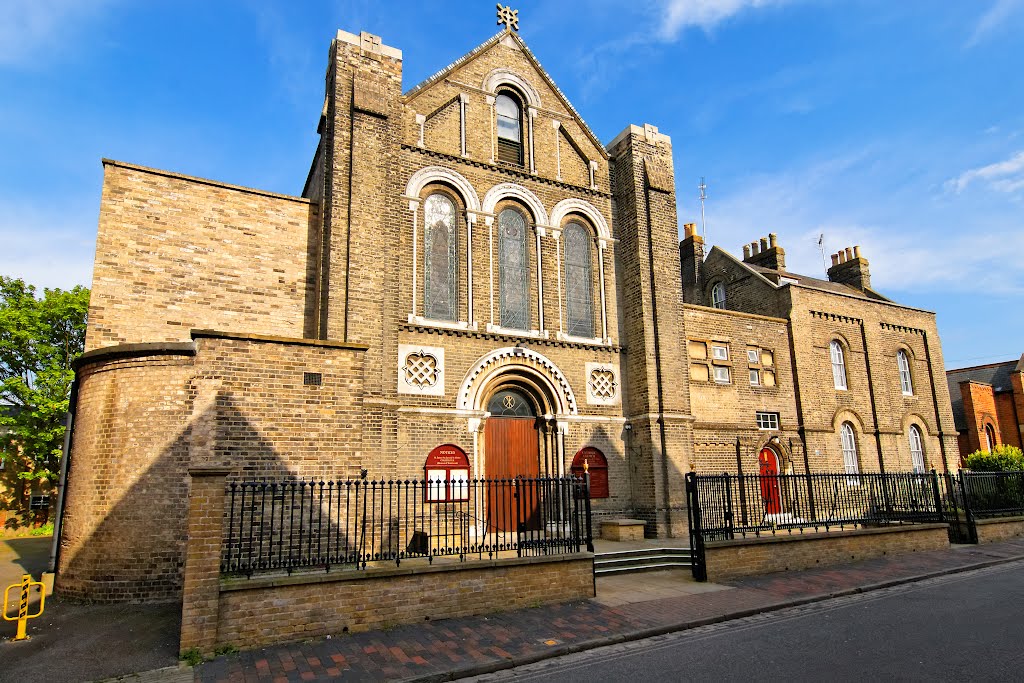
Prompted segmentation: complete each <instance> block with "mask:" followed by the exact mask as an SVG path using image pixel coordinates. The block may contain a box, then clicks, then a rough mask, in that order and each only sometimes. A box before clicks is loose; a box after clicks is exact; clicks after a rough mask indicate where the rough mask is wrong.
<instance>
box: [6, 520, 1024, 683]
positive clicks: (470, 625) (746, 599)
mask: <svg viewBox="0 0 1024 683" xmlns="http://www.w3.org/2000/svg"><path fill="white" fill-rule="evenodd" d="M37 543H38V544H39V545H40V546H42V542H37ZM17 550H18V551H19V552H17V553H8V557H7V558H6V559H7V560H10V561H12V562H14V563H15V564H17V565H18V566H17V568H16V569H17V571H15V572H14V573H17V572H18V571H21V570H22V567H23V566H24V567H25V568H26V569H28V568H29V567H28V566H27V565H30V564H32V562H31V561H30V558H33V559H34V558H36V556H37V555H42V550H41V548H40V549H39V552H35V550H36V549H35V548H31V549H30V548H28V546H24V547H20V548H18V549H17ZM30 550H31V551H32V552H30ZM12 558H13V560H12ZM1011 561H1022V564H1021V567H1022V569H1024V539H1019V540H1016V541H1010V542H1006V543H1000V544H992V545H985V546H957V547H954V548H953V549H951V550H942V551H936V552H929V553H917V554H910V555H896V556H892V557H885V558H881V559H877V560H869V561H865V562H859V563H856V564H851V565H847V566H844V567H839V568H834V569H821V570H810V571H804V572H787V573H780V574H770V575H766V576H762V577H757V578H750V579H743V580H738V581H734V582H730V583H729V584H728V585H719V584H712V583H697V582H695V581H693V579H692V578H691V577H690V573H689V570H671V571H664V572H652V573H648V574H632V575H629V576H612V577H602V578H600V579H598V581H597V591H598V595H597V597H596V598H594V599H592V600H584V601H580V602H575V603H569V604H565V605H553V606H545V607H538V608H534V609H524V610H517V611H513V612H504V613H501V614H496V615H489V616H481V617H471V618H462V619H446V620H442V621H425V622H422V623H419V624H415V625H410V626H401V627H396V628H393V629H389V630H385V631H373V632H369V633H359V634H354V635H346V634H342V635H338V636H335V637H333V638H330V639H324V640H318V641H312V642H307V643H299V644H292V645H281V646H276V647H270V648H265V649H262V650H252V651H247V652H243V653H240V654H234V655H227V656H223V657H218V658H217V659H215V660H213V661H210V662H206V663H204V664H202V665H200V666H198V667H196V668H195V669H191V668H189V667H186V666H184V665H182V664H177V663H176V651H177V633H178V628H179V626H180V623H179V622H180V611H181V608H180V606H179V605H153V606H145V607H142V606H137V605H136V606H103V605H78V604H72V603H63V602H62V601H60V600H54V601H53V604H52V605H51V604H50V601H49V600H47V610H46V614H45V616H44V617H43V618H41V619H38V620H36V621H35V622H34V623H31V624H30V627H29V632H30V634H31V635H32V639H31V640H29V641H27V642H24V643H11V642H0V662H2V664H0V682H6V681H33V682H34V683H35V682H40V683H44V682H46V681H60V682H61V683H65V682H75V681H92V680H97V679H104V678H109V677H111V676H122V677H123V678H120V679H117V680H123V681H126V682H127V681H132V682H133V683H172V682H173V683H185V682H186V681H188V682H198V683H201V682H212V681H232V682H233V681H275V682H276V681H316V680H330V679H336V678H341V679H342V680H346V681H380V680H403V679H404V680H422V681H442V680H452V679H454V678H459V677H464V676H471V675H476V674H482V673H487V672H490V671H495V670H499V669H503V668H509V667H511V666H516V665H521V664H526V663H530V662H534V661H538V660H541V659H545V658H548V657H557V656H560V655H564V654H568V653H571V652H576V651H580V650H587V649H591V648H595V647H600V646H603V645H610V644H614V643H618V642H623V641H627V640H638V639H640V638H645V637H648V636H652V635H657V634H661V633H668V632H671V631H678V630H683V629H686V628H693V627H696V626H701V625H704V624H708V623H715V622H721V621H726V620H728V619H734V618H738V617H743V616H747V615H750V614H756V613H759V612H764V611H770V610H775V609H781V608H784V607H789V606H792V605H799V604H804V603H808V602H813V601H816V600H824V599H827V598H830V597H834V596H839V595H846V594H850V593H856V592H861V591H865V590H871V589H874V588H881V587H885V586H888V585H894V584H898V583H905V582H908V581H916V580H920V579H924V578H928V577H931V576H936V575H941V574H948V573H952V572H959V571H967V570H969V569H974V568H981V567H986V566H991V565H993V564H999V563H1005V562H1011ZM12 571H14V570H12ZM12 634H13V624H10V623H8V622H0V635H2V636H5V637H7V638H9V637H10V636H11V635H12ZM135 671H140V672H142V673H138V674H134V673H131V672H135Z"/></svg>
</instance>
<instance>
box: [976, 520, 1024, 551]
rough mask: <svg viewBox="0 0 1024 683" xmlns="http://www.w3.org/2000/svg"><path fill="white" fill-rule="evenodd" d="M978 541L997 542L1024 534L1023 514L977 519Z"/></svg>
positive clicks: (980, 542)
mask: <svg viewBox="0 0 1024 683" xmlns="http://www.w3.org/2000/svg"><path fill="white" fill-rule="evenodd" d="M974 525H975V527H976V528H977V530H978V543H979V544H982V543H999V542H1001V541H1008V540H1010V539H1012V538H1020V537H1021V536H1024V516H1021V517H1002V518H998V519H977V520H975V521H974Z"/></svg>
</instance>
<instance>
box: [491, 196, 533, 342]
mask: <svg viewBox="0 0 1024 683" xmlns="http://www.w3.org/2000/svg"><path fill="white" fill-rule="evenodd" d="M526 233H527V230H526V219H525V218H523V214H521V213H519V212H518V211H516V210H515V209H505V210H504V211H502V212H501V213H499V214H498V301H499V307H500V319H501V326H502V327H508V328H511V329H515V330H525V329H529V326H530V278H529V263H528V257H527V251H526V245H527V239H526V238H527V234H526Z"/></svg>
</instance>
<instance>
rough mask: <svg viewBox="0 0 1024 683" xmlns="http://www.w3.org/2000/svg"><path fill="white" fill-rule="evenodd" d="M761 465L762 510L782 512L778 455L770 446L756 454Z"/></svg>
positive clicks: (770, 512)
mask: <svg viewBox="0 0 1024 683" xmlns="http://www.w3.org/2000/svg"><path fill="white" fill-rule="evenodd" d="M757 459H758V462H759V463H760V465H761V498H762V499H763V500H764V511H765V513H766V514H769V515H777V514H779V513H780V512H782V500H781V496H780V495H779V457H778V456H777V455H775V451H773V450H772V449H770V448H762V449H761V453H760V454H759V455H758V458H757Z"/></svg>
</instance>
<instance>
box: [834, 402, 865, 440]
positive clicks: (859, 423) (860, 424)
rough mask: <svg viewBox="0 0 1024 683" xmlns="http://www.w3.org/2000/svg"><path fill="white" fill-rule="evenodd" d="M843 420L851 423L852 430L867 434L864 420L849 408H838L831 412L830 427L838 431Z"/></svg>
mask: <svg viewBox="0 0 1024 683" xmlns="http://www.w3.org/2000/svg"><path fill="white" fill-rule="evenodd" d="M844 422H849V423H850V424H852V425H853V429H854V431H855V432H856V433H857V434H858V435H860V434H867V433H868V432H867V429H866V427H865V425H864V420H862V419H861V417H860V415H858V414H857V413H855V412H853V411H852V410H850V409H849V408H839V409H837V410H836V412H835V413H833V414H832V429H833V431H835V433H836V434H838V433H839V430H840V428H841V427H842V426H843V423H844ZM860 445H861V444H860V442H859V441H858V442H857V446H858V447H860Z"/></svg>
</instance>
